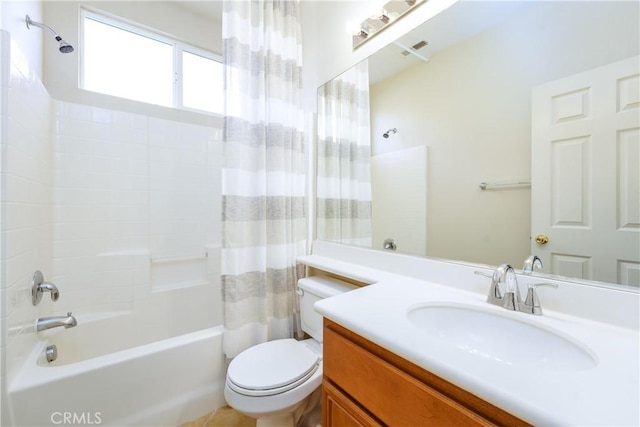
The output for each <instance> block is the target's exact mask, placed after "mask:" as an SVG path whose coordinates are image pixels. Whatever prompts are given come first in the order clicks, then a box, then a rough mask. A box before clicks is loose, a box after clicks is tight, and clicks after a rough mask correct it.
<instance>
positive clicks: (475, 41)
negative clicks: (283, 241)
mask: <svg viewBox="0 0 640 427" xmlns="http://www.w3.org/2000/svg"><path fill="white" fill-rule="evenodd" d="M638 16H639V3H638V2H631V1H621V2H615V1H567V2H563V1H546V2H544V1H543V2H541V1H531V2H517V1H508V2H505V1H500V2H492V1H487V2H485V1H465V0H463V1H460V2H458V3H456V4H454V5H453V6H452V7H450V8H449V9H447V10H445V11H444V12H443V13H441V14H439V15H437V16H436V17H434V18H432V19H430V20H429V21H427V22H425V23H424V24H422V26H420V27H418V28H416V29H415V30H413V31H412V32H410V33H409V34H406V35H405V36H403V37H401V38H400V39H398V40H397V41H396V42H394V43H392V44H390V45H388V46H387V47H385V48H383V49H381V50H380V51H378V52H377V53H375V54H374V55H372V56H371V57H369V58H368V59H367V60H365V61H364V62H362V63H360V64H358V65H356V66H355V67H353V68H352V69H350V70H347V71H345V73H344V74H342V75H341V76H338V77H336V78H335V79H333V80H332V81H330V82H327V83H326V84H325V85H323V86H322V87H320V88H319V90H318V102H319V106H318V153H317V158H318V164H317V199H316V200H317V215H316V220H317V221H316V224H317V230H316V234H317V238H318V239H319V240H330V241H335V242H341V243H345V244H355V245H362V246H367V247H371V248H374V249H380V250H396V251H397V252H402V253H407V254H413V255H420V256H429V257H436V258H445V259H450V260H457V261H465V262H472V263H481V264H489V265H497V264H500V263H503V262H508V263H510V264H512V265H513V266H515V267H520V266H522V264H523V261H524V260H525V259H526V258H527V257H528V256H529V255H530V254H536V255H538V256H540V257H541V258H542V260H543V263H544V268H543V270H542V271H541V272H542V273H545V274H554V275H561V276H567V277H571V278H580V279H586V280H593V281H598V282H607V283H617V284H621V285H629V286H632V287H635V288H637V287H639V286H640V195H639V194H640V175H639V172H638V168H639V164H640V137H639V126H640V125H639V123H638V121H639V116H640V84H639V82H640V70H639V69H638V55H639V52H640V47H639V44H640V38H639V37H638V35H639V34H640V28H639V27H640V25H639V19H638ZM483 183H484V184H486V185H483ZM482 187H484V189H483V188H482Z"/></svg>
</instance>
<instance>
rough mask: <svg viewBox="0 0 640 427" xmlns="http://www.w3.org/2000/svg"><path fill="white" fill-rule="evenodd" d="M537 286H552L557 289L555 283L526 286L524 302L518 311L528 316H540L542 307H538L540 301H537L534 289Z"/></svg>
mask: <svg viewBox="0 0 640 427" xmlns="http://www.w3.org/2000/svg"><path fill="white" fill-rule="evenodd" d="M538 286H552V287H554V288H557V287H558V284H557V283H533V284H530V285H528V286H527V297H526V298H525V300H524V303H523V304H522V306H521V307H520V311H524V312H526V313H529V314H535V315H538V316H541V315H542V306H541V305H540V300H539V299H538V294H537V293H536V288H537V287H538Z"/></svg>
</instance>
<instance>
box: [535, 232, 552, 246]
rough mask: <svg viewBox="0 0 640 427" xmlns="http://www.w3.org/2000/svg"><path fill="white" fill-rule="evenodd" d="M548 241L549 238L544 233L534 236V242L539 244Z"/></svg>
mask: <svg viewBox="0 0 640 427" xmlns="http://www.w3.org/2000/svg"><path fill="white" fill-rule="evenodd" d="M548 241H549V238H548V237H547V236H545V235H544V234H538V235H537V236H536V243H537V244H539V245H546V244H547V242H548Z"/></svg>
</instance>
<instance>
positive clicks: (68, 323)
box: [36, 312, 78, 332]
mask: <svg viewBox="0 0 640 427" xmlns="http://www.w3.org/2000/svg"><path fill="white" fill-rule="evenodd" d="M77 325H78V321H77V320H76V318H75V317H73V316H72V315H71V312H68V313H67V315H66V316H51V317H41V318H39V319H38V320H36V330H37V331H38V332H40V331H46V330H47V329H51V328H57V327H58V326H64V328H65V329H68V328H73V327H74V326H77Z"/></svg>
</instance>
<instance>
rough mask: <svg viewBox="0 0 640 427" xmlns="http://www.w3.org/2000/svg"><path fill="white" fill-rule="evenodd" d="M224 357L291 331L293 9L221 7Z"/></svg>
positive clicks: (297, 139)
mask: <svg viewBox="0 0 640 427" xmlns="http://www.w3.org/2000/svg"><path fill="white" fill-rule="evenodd" d="M223 40H224V65H225V66H224V70H225V91H226V93H225V120H224V137H223V140H224V166H223V171H222V199H223V206H222V234H223V235H222V240H223V242H222V293H223V302H224V340H223V346H224V352H225V355H226V357H227V358H228V359H229V358H233V357H235V356H236V355H237V354H238V353H240V352H241V351H243V350H244V349H246V348H248V347H251V346H253V345H255V344H258V343H261V342H265V341H268V340H272V339H278V338H287V337H293V336H296V335H297V334H298V333H299V332H300V331H299V326H298V324H299V321H298V319H297V317H298V316H297V315H298V313H299V308H298V300H297V297H296V293H295V287H296V283H297V280H298V278H299V277H301V275H302V272H303V270H302V267H297V266H296V261H295V260H296V257H297V256H299V255H302V254H304V252H305V247H306V240H305V239H306V218H305V207H304V196H305V170H304V140H303V132H304V115H303V109H302V105H303V101H302V80H301V70H302V51H301V29H300V23H299V4H298V0H250V1H233V0H225V2H224V9H223Z"/></svg>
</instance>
